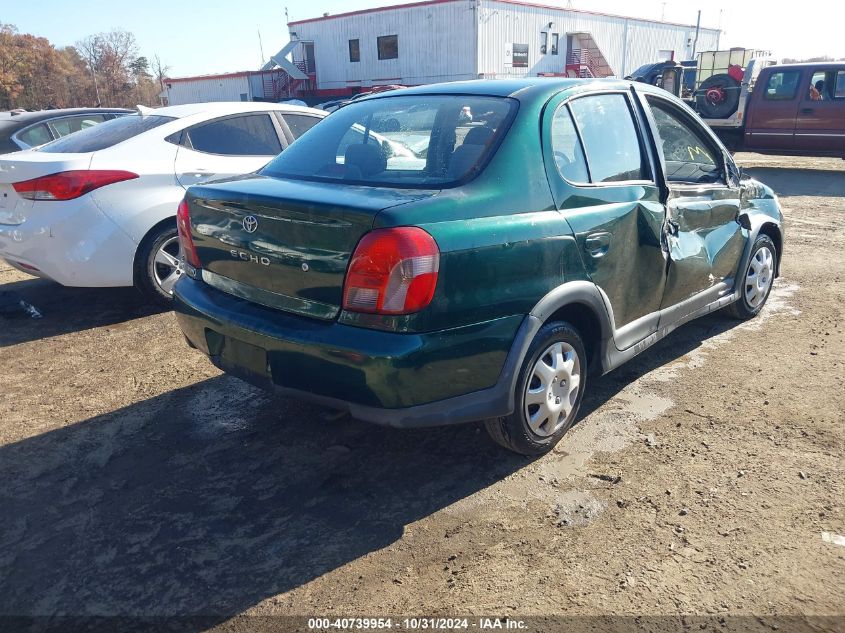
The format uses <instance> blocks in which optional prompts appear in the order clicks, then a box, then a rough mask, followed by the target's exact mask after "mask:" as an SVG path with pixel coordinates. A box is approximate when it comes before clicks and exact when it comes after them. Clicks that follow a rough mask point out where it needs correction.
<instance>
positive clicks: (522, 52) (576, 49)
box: [265, 0, 720, 97]
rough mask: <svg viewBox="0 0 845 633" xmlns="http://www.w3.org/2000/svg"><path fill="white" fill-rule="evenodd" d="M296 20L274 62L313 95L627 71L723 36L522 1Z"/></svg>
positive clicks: (451, 0)
mask: <svg viewBox="0 0 845 633" xmlns="http://www.w3.org/2000/svg"><path fill="white" fill-rule="evenodd" d="M288 28H289V31H290V38H291V42H290V44H288V46H286V47H285V48H284V49H282V50H281V51H280V52H279V54H277V55H275V56H274V57H273V60H272V61H271V62H270V63H268V65H267V66H265V69H269V68H272V67H273V66H275V65H279V66H281V67H282V68H284V69H285V70H286V71H287V72H288V73H290V75H291V77H292V80H293V82H294V85H295V89H296V91H297V92H299V94H300V95H302V96H306V97H307V96H314V97H318V96H329V95H346V94H350V93H354V92H358V91H360V90H363V89H367V88H370V87H372V86H376V85H384V84H403V85H406V86H410V85H418V84H428V83H436V82H441V81H456V80H462V79H479V78H502V77H526V76H537V75H569V76H582V77H584V76H586V77H589V76H595V77H607V76H617V77H624V76H625V75H627V74H629V73H630V72H632V71H633V70H634V69H636V68H637V67H639V66H641V65H643V64H646V63H649V62H654V61H658V60H661V59H676V60H684V59H691V58H692V57H693V54H694V50H695V51H703V50H715V49H717V48H718V47H719V36H720V31H718V30H716V29H709V28H701V29H699V30H698V33H697V41H696V27H695V25H689V24H674V23H669V22H657V21H653V20H645V19H640V18H633V17H624V16H616V15H607V14H603V13H596V12H592V11H584V10H575V9H564V8H560V7H552V6H548V5H542V4H534V3H530V2H521V1H517V0H428V1H426V2H417V3H413V4H405V5H398V6H392V7H385V8H380V9H367V10H362V11H352V12H349V13H341V14H337V15H324V16H322V17H318V18H312V19H306V20H295V21H292V22H290V23H289V24H288ZM289 53H292V55H293V63H292V64H291V62H290V61H288V60H287V55H288V54H289Z"/></svg>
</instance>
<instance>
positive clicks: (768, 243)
mask: <svg viewBox="0 0 845 633" xmlns="http://www.w3.org/2000/svg"><path fill="white" fill-rule="evenodd" d="M777 267H778V251H777V248H775V243H774V242H773V241H772V238H770V237H769V236H768V235H758V236H757V239H756V240H755V241H754V246H753V247H752V249H751V257H750V258H749V260H748V265H747V266H746V267H745V270H743V271H741V277H740V276H739V275H738V280H737V283H741V284H742V285H741V287H740V293H739V299H737V300H736V301H734V302H733V303H732V304H731V305H729V306H728V307H727V308H725V312H726V313H727V314H728V315H729V316H732V317H733V318H735V319H740V320H742V321H747V320H748V319H753V318H754V317H755V316H757V315H758V314H760V310H762V309H763V306H764V305H766V301H767V300H768V299H769V295H770V294H771V292H772V283H773V282H774V278H775V271H776V270H777V269H778V268H777Z"/></svg>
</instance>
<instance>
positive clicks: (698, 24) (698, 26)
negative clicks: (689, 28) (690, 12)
mask: <svg viewBox="0 0 845 633" xmlns="http://www.w3.org/2000/svg"><path fill="white" fill-rule="evenodd" d="M700 29H701V9H699V10H698V19H697V20H696V21H695V39H694V40H693V41H692V58H693V59H695V49H696V48H697V47H698V31H699V30H700Z"/></svg>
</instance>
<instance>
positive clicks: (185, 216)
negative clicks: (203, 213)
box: [176, 199, 202, 268]
mask: <svg viewBox="0 0 845 633" xmlns="http://www.w3.org/2000/svg"><path fill="white" fill-rule="evenodd" d="M176 228H177V229H178V231H179V244H180V245H181V247H182V253H183V254H184V256H185V261H186V262H188V263H189V264H190V265H191V266H193V267H194V268H199V267H200V266H201V265H202V264H200V257H199V255H198V254H197V247H196V246H194V238H193V237H192V236H191V214H190V212H189V210H188V201H187V200H185V199H182V202H180V203H179V208H178V209H177V210H176Z"/></svg>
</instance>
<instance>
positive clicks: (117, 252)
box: [0, 194, 138, 287]
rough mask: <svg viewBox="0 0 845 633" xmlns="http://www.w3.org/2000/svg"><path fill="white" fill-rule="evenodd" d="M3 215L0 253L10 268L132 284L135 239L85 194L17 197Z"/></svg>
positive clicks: (70, 282) (80, 282)
mask: <svg viewBox="0 0 845 633" xmlns="http://www.w3.org/2000/svg"><path fill="white" fill-rule="evenodd" d="M3 216H4V214H0V257H2V258H3V259H5V260H7V261H8V262H9V263H10V264H11V265H12V266H14V267H15V268H18V269H19V270H23V271H25V272H27V273H29V274H32V275H36V276H39V277H45V278H47V279H52V280H54V281H57V282H58V283H60V284H62V285H64V286H94V287H97V286H131V285H132V284H133V281H134V279H133V264H134V260H135V251H136V249H137V246H138V245H137V244H136V243H135V242H134V241H133V240H132V239H131V238H130V237H129V236H128V235H127V234H126V233H125V232H124V231H122V230H121V229H120V228H119V227H118V226H117V225H116V224H115V223H114V222H113V221H112V220H110V219H109V218H108V217H107V216H106V215H104V214H103V212H102V211H100V209H99V207H97V205H96V204H95V203H94V201H93V200H92V198H91V195H90V194H89V195H85V196H82V197H81V198H77V199H76V200H69V201H66V202H30V201H26V202H24V201H20V202H19V203H18V205H17V208H16V209H15V211H14V213H13V214H11V213H10V214H9V215H8V216H6V217H3ZM11 222H13V223H11ZM28 267H32V268H35V269H36V270H30V269H29V268H28Z"/></svg>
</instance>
